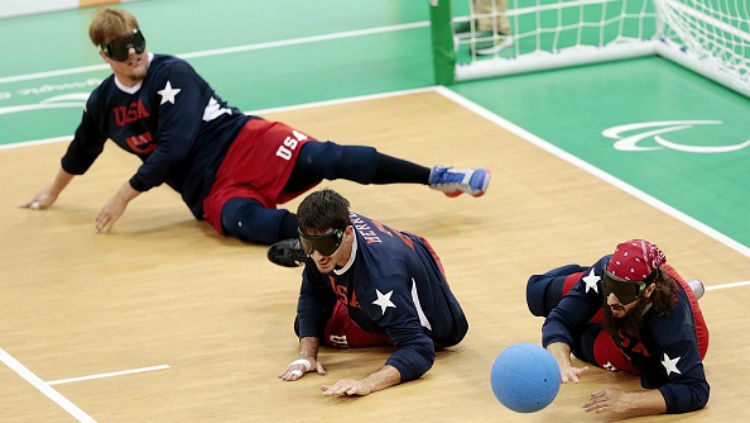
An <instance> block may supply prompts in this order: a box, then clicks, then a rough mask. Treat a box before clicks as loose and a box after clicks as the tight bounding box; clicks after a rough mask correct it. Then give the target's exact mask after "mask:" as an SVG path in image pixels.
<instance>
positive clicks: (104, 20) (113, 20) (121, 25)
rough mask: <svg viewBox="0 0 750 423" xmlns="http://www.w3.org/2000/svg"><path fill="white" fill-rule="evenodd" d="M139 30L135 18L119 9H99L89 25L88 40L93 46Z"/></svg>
mask: <svg viewBox="0 0 750 423" xmlns="http://www.w3.org/2000/svg"><path fill="white" fill-rule="evenodd" d="M137 28H139V26H138V21H137V20H136V19H135V16H133V15H131V14H130V13H129V12H127V11H125V10H121V9H110V8H99V9H96V11H95V12H94V17H93V18H92V19H91V25H89V38H90V39H91V42H92V43H94V45H95V46H100V45H102V44H104V43H105V42H107V41H109V40H111V39H113V38H116V37H119V36H120V35H123V34H126V33H128V32H129V31H132V30H134V29H137Z"/></svg>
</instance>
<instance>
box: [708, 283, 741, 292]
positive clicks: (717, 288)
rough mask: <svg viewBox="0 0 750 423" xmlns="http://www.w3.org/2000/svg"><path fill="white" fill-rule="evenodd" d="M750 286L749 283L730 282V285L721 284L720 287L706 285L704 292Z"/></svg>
mask: <svg viewBox="0 0 750 423" xmlns="http://www.w3.org/2000/svg"><path fill="white" fill-rule="evenodd" d="M748 285H750V281H739V282H730V283H723V284H721V285H713V286H708V285H706V287H705V288H706V291H716V290H719V289H727V288H737V287H738V286H748Z"/></svg>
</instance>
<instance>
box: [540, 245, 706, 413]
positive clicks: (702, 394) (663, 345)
mask: <svg viewBox="0 0 750 423" xmlns="http://www.w3.org/2000/svg"><path fill="white" fill-rule="evenodd" d="M610 257H611V256H605V257H602V258H601V259H600V260H599V261H597V262H596V263H595V264H594V265H593V266H591V267H590V268H588V269H586V271H585V272H584V274H583V276H582V277H581V280H580V281H579V282H578V283H577V284H576V285H575V286H574V287H573V289H571V290H570V292H569V293H568V295H566V296H565V297H563V298H562V299H561V300H560V303H559V304H558V305H557V307H555V308H554V309H553V310H552V312H550V314H549V316H548V317H547V319H546V320H545V322H544V325H543V326H542V344H543V345H544V346H545V347H547V345H549V344H552V343H555V342H562V343H565V344H567V345H570V346H573V345H574V339H573V338H574V336H575V334H576V333H580V331H581V329H582V328H583V327H584V325H586V323H588V322H589V320H591V318H592V317H593V316H594V314H596V312H597V311H599V309H601V307H602V304H603V301H604V296H603V295H602V280H601V277H602V275H603V273H604V269H606V266H607V264H608V263H609V259H610ZM673 293H674V295H675V296H676V299H677V300H676V302H675V307H674V309H672V311H670V312H669V313H667V314H666V315H663V316H659V315H657V314H656V313H655V312H654V311H653V309H651V310H648V311H647V312H646V313H645V314H644V316H643V321H642V324H641V333H640V339H635V338H630V337H628V336H626V335H621V336H615V337H613V339H614V341H615V344H616V345H617V347H618V348H619V349H620V350H621V351H622V352H623V353H625V355H626V356H628V357H629V358H630V360H631V361H632V363H633V364H635V365H636V366H638V367H639V368H640V372H641V386H643V387H644V388H646V389H658V390H659V391H660V392H661V393H662V395H663V396H664V400H665V402H666V405H667V412H668V413H685V412H689V411H694V410H698V409H701V408H703V407H705V405H706V403H707V402H708V397H709V392H710V386H709V384H708V381H707V380H706V376H705V373H704V371H703V362H702V361H701V357H700V354H699V351H698V340H697V335H696V328H695V320H694V317H693V309H692V306H691V304H690V300H689V298H688V296H687V294H686V293H685V290H684V288H683V287H682V285H680V284H679V283H677V284H675V286H674V288H673Z"/></svg>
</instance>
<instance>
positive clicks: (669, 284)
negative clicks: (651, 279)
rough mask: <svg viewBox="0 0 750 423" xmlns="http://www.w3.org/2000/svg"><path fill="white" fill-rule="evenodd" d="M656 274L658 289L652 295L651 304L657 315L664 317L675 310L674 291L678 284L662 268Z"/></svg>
mask: <svg viewBox="0 0 750 423" xmlns="http://www.w3.org/2000/svg"><path fill="white" fill-rule="evenodd" d="M656 272H657V275H656V282H655V283H656V289H655V290H654V293H653V294H652V295H651V303H652V304H653V307H654V312H655V313H656V315H657V316H664V315H666V314H667V313H669V312H670V311H672V309H673V308H674V303H675V294H674V289H675V285H676V284H677V282H676V281H675V280H674V279H672V277H671V276H669V275H668V274H667V272H665V271H664V270H663V269H661V268H659V269H658V270H657V271H656Z"/></svg>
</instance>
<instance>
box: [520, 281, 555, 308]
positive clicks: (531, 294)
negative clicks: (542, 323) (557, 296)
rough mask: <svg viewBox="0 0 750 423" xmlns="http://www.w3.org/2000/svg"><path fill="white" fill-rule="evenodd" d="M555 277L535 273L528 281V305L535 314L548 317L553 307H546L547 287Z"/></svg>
mask: <svg viewBox="0 0 750 423" xmlns="http://www.w3.org/2000/svg"><path fill="white" fill-rule="evenodd" d="M554 279H555V278H552V277H550V276H547V275H534V276H532V277H530V278H529V281H528V282H527V283H526V305H527V306H528V307H529V311H530V312H531V314H533V315H534V316H539V317H547V315H548V314H549V312H550V311H552V309H551V308H550V309H548V308H547V307H546V303H547V301H546V298H547V289H548V288H549V286H550V284H551V283H552V281H553V280H554Z"/></svg>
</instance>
